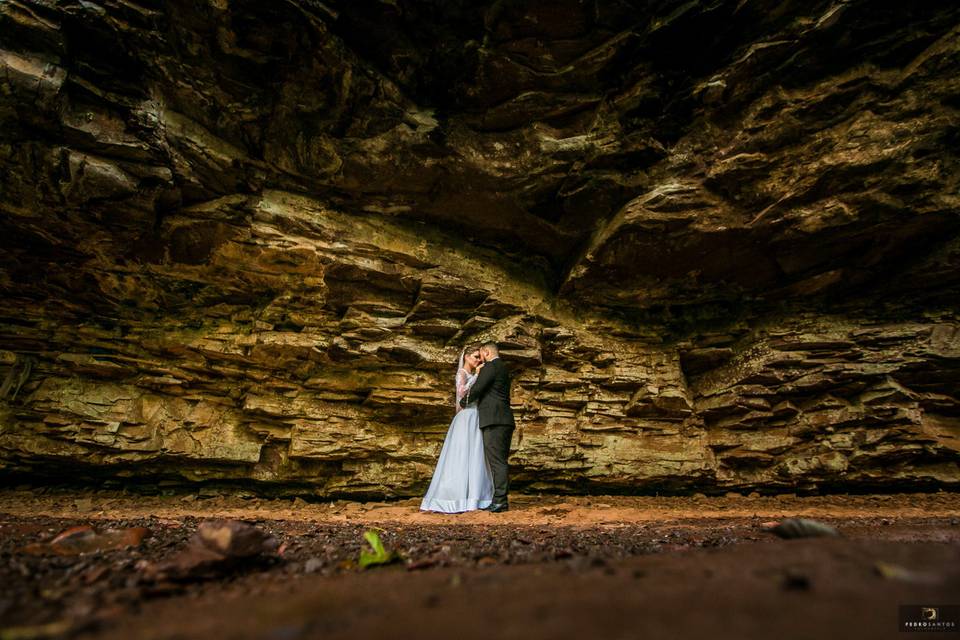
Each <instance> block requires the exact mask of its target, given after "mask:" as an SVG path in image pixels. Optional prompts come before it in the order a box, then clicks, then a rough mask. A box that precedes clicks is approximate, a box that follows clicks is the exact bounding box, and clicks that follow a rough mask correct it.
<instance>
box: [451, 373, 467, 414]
mask: <svg viewBox="0 0 960 640" xmlns="http://www.w3.org/2000/svg"><path fill="white" fill-rule="evenodd" d="M469 389H470V376H469V375H467V372H466V370H464V369H460V370H459V371H457V400H456V402H455V403H454V404H455V405H456V407H457V411H458V412H459V411H460V409H461V407H460V398H462V397H463V396H465V395H467V391H468V390H469Z"/></svg>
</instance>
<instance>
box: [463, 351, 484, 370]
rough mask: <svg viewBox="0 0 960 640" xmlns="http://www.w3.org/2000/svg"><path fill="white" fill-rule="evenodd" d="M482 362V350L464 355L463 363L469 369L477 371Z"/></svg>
mask: <svg viewBox="0 0 960 640" xmlns="http://www.w3.org/2000/svg"><path fill="white" fill-rule="evenodd" d="M480 362H481V360H480V351H471V352H470V353H468V354H467V355H465V356H464V357H463V364H464V365H465V366H466V368H467V370H468V371H475V370H476V368H477V365H478V364H480Z"/></svg>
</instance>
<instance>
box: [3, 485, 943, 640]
mask: <svg viewBox="0 0 960 640" xmlns="http://www.w3.org/2000/svg"><path fill="white" fill-rule="evenodd" d="M418 504H419V501H418V500H407V501H400V502H388V503H373V502H367V503H359V502H344V501H337V502H327V503H310V502H304V501H303V500H300V499H297V500H281V499H262V498H256V497H252V496H245V497H244V496H238V495H212V496H204V495H198V494H187V495H173V496H142V495H131V494H126V493H122V492H117V491H107V490H99V491H89V490H87V491H82V490H76V489H73V490H71V489H65V488H50V487H48V488H35V487H20V488H18V489H14V488H11V489H5V490H0V640H15V639H19V640H24V639H28V638H46V637H71V638H131V637H137V638H168V639H172V638H204V637H212V636H216V637H218V638H251V639H253V638H257V639H276V640H284V639H299V638H320V637H322V638H348V637H349V638H354V637H360V638H367V637H369V638H405V637H417V638H427V639H429V638H441V637H442V638H450V637H455V638H457V640H467V639H469V638H474V637H477V638H480V637H482V638H491V637H493V638H523V639H525V640H528V639H536V638H684V637H709V638H753V637H761V636H762V637H768V636H771V635H775V636H779V637H781V638H815V637H822V636H826V637H835V636H836V637H839V636H840V635H841V634H842V635H844V636H847V637H850V638H894V637H897V638H903V637H904V632H900V631H898V612H899V606H900V605H924V606H927V605H936V606H940V607H944V606H949V605H960V494H956V493H943V492H941V493H935V494H898V495H858V496H847V495H833V496H808V497H797V496H758V495H752V496H734V495H730V496H726V497H705V496H696V497H619V496H618V497H612V496H603V497H597V496H594V497H569V496H538V495H520V496H514V497H512V501H511V510H510V511H508V512H506V513H502V514H490V513H486V512H473V513H467V514H460V515H439V514H429V513H421V512H419V511H418V509H417V507H418ZM790 517H804V518H811V519H815V520H817V521H819V522H821V523H824V524H828V525H831V526H833V527H835V528H836V529H837V530H838V531H839V533H840V535H839V536H836V537H818V538H802V539H787V540H784V539H780V538H778V537H777V536H775V535H773V534H771V533H770V532H769V531H768V529H769V527H770V525H771V524H772V523H775V522H778V521H781V520H783V519H784V518H790ZM208 519H236V520H242V521H244V522H246V523H250V524H252V525H254V526H256V527H257V528H258V529H260V530H262V531H263V532H265V534H270V535H272V536H273V538H274V539H275V541H276V546H277V548H276V549H274V550H271V551H269V552H265V553H262V554H259V555H257V556H255V557H251V558H247V559H244V561H243V562H239V563H236V564H232V565H230V566H229V567H226V568H224V569H222V570H216V571H212V572H207V573H205V574H203V575H199V574H198V575H186V576H180V577H178V578H177V579H158V578H156V577H155V576H152V577H151V575H150V573H149V571H148V570H147V568H148V567H149V566H151V565H153V566H156V565H157V564H158V563H162V562H164V561H165V560H167V559H169V558H171V557H172V556H175V555H176V554H177V553H178V552H179V551H181V550H182V549H184V548H185V546H186V545H187V544H188V540H190V539H191V536H194V534H195V533H196V531H197V527H198V525H199V524H200V522H201V521H203V520H208ZM78 525H81V526H82V525H90V526H92V527H93V528H94V529H95V530H96V531H98V532H104V531H107V530H108V529H113V530H118V531H120V530H122V531H128V530H131V528H133V527H143V528H144V529H146V530H147V534H146V537H144V538H143V540H142V542H140V543H139V544H138V545H136V546H128V547H123V548H116V549H100V550H93V551H88V552H85V553H81V554H64V553H47V552H44V549H47V548H48V546H49V545H47V543H48V542H49V541H50V540H51V539H53V538H54V537H55V536H57V535H58V534H60V533H61V532H63V531H65V530H67V529H68V528H70V527H75V526H78ZM369 530H373V531H376V532H378V534H379V537H380V539H381V540H382V542H383V544H384V545H385V546H386V547H387V549H389V550H392V551H396V552H397V553H399V554H400V560H399V561H398V562H396V563H393V564H390V565H386V566H380V567H375V568H370V569H367V570H361V569H359V568H358V566H357V564H356V561H357V558H358V556H359V554H360V552H361V550H363V549H367V548H368V545H367V543H366V542H365V541H364V537H363V534H364V532H365V531H369ZM906 635H907V637H909V635H910V634H906ZM957 636H960V633H938V634H937V635H936V636H935V637H957Z"/></svg>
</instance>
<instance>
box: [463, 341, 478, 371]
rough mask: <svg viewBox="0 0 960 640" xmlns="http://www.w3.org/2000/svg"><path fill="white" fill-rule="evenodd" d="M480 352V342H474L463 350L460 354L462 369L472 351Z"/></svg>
mask: <svg viewBox="0 0 960 640" xmlns="http://www.w3.org/2000/svg"><path fill="white" fill-rule="evenodd" d="M479 350H480V343H478V342H474V343H471V344H468V345H467V346H465V347H464V348H463V351H461V352H460V366H461V367H462V366H463V361H464V360H466V359H467V354H468V353H470V352H472V351H479Z"/></svg>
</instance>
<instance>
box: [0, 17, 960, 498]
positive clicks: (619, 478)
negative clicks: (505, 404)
mask: <svg viewBox="0 0 960 640" xmlns="http://www.w3.org/2000/svg"><path fill="white" fill-rule="evenodd" d="M958 29H960V11H958V10H957V9H956V8H955V7H954V6H953V5H952V4H951V3H948V2H933V3H924V4H923V5H922V6H921V5H918V6H906V5H903V3H879V4H878V3H875V2H866V1H865V0H862V1H849V2H812V3H809V2H808V3H786V4H784V3H774V2H765V1H758V2H751V3H747V2H733V1H732V0H731V1H723V0H716V1H714V2H708V3H686V4H683V3H676V2H668V1H663V2H654V3H647V4H642V5H641V4H635V3H631V2H626V1H615V0H594V1H590V2H580V1H574V0H570V1H566V0H564V1H562V2H550V3H546V2H533V3H519V2H496V3H467V2H453V3H443V5H442V6H441V5H435V3H432V2H429V1H426V0H417V1H414V0H401V1H400V2H393V3H374V2H359V3H356V2H353V3H341V2H327V3H320V2H313V1H307V0H291V1H289V2H282V3H256V2H252V1H240V2H231V3H226V2H220V1H218V0H210V1H209V2H203V3H188V2H180V1H175V2H153V1H151V0H136V1H131V0H100V1H97V2H92V1H84V2H74V1H67V2H57V3H51V2H43V1H40V0H10V1H9V2H5V3H2V4H0V114H2V118H3V122H4V126H3V129H2V131H0V259H2V263H0V264H2V266H0V291H2V296H3V297H2V299H3V305H2V306H0V382H2V386H0V473H3V474H8V475H18V476H19V475H24V476H28V477H36V476H41V475H42V476H46V475H63V474H70V475H73V476H75V477H104V476H112V477H120V478H125V479H126V480H125V481H130V482H132V481H140V480H143V481H145V482H150V483H156V482H157V481H160V482H164V483H171V482H197V481H243V482H246V483H251V484H252V485H254V486H256V487H258V488H259V489H261V490H264V491H277V492H288V491H289V492H309V493H315V494H318V495H353V496H385V495H386V496H396V495H416V494H417V493H418V492H420V491H422V490H423V489H424V488H425V486H426V484H427V482H428V481H429V476H430V473H431V471H432V468H433V463H434V461H435V458H436V455H437V453H438V451H439V447H440V444H441V442H442V439H443V436H444V433H445V431H446V427H447V424H448V422H449V419H450V417H451V415H452V411H453V397H452V396H453V385H452V381H453V373H454V372H453V370H452V369H453V363H454V362H455V361H456V357H457V353H458V349H459V348H460V347H461V346H462V345H463V344H465V343H468V342H470V341H473V340H476V339H479V338H490V337H492V338H495V339H497V340H499V341H500V342H501V344H502V346H503V349H504V359H505V360H507V361H508V362H509V363H510V364H511V367H512V370H513V373H514V405H515V407H514V408H515V410H516V412H517V415H518V417H519V424H518V429H517V434H516V437H515V440H514V449H515V450H514V453H513V456H512V459H511V462H512V464H513V465H514V469H515V474H514V478H515V485H516V486H518V487H525V488H527V489H530V490H563V491H591V490H603V491H623V492H653V491H688V490H689V491H694V490H697V491H727V490H743V491H750V490H754V489H760V490H764V491H780V490H795V489H798V488H800V489H811V488H816V487H819V488H822V489H825V490H831V489H832V490H847V489H854V488H858V487H870V488H872V489H874V490H878V489H879V490H882V489H884V488H885V487H886V488H891V489H892V488H894V487H896V488H903V487H913V486H917V487H921V486H922V487H931V486H934V487H956V486H957V484H958V482H960V466H958V461H960V405H958V402H957V397H956V393H957V392H956V389H957V385H958V381H960V335H958V331H960V319H958V313H957V307H956V300H957V299H958V298H957V295H958V294H960V269H958V264H960V234H958V232H960V216H958V211H960V209H958V207H960V196H958V184H960V159H958V154H957V149H958V146H957V144H956V143H957V142H958V140H960V137H958V132H960V129H958V124H957V123H958V122H960V113H958V109H960V102H958V100H957V95H958V94H960V80H958V77H960V76H958V75H957V74H956V69H957V68H958V67H960V38H958V37H957V36H958Z"/></svg>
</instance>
